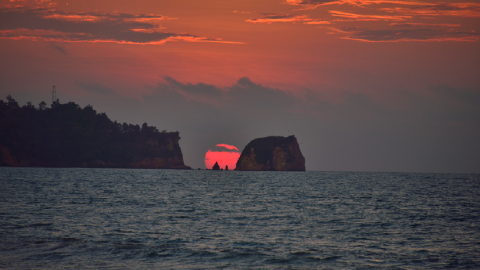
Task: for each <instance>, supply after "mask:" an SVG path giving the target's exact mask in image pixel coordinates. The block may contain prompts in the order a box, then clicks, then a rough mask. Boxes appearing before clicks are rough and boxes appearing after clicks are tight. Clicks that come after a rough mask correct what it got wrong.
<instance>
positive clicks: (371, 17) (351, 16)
mask: <svg viewBox="0 0 480 270" xmlns="http://www.w3.org/2000/svg"><path fill="white" fill-rule="evenodd" d="M329 12H330V14H331V15H332V16H336V17H342V18H349V19H355V20H357V21H404V20H406V19H411V18H412V16H390V15H363V14H356V13H349V12H343V11H337V10H330V11H329Z"/></svg>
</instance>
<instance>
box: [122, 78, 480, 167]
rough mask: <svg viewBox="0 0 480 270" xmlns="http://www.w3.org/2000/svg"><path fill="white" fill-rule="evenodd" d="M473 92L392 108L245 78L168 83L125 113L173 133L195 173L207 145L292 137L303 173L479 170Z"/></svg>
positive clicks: (411, 98) (429, 96)
mask: <svg viewBox="0 0 480 270" xmlns="http://www.w3.org/2000/svg"><path fill="white" fill-rule="evenodd" d="M192 93H197V95H198V96H201V97H202V98H196V99H193V98H191V95H192ZM479 93H480V89H478V90H475V91H473V90H469V89H459V88H454V87H450V86H437V87H433V88H431V89H428V91H426V92H425V93H423V94H418V93H412V92H396V93H391V94H390V95H389V96H388V99H391V100H390V101H394V102H393V103H394V104H395V105H387V104H388V102H384V103H382V102H380V101H375V99H374V98H372V97H370V96H367V95H364V94H354V93H345V94H344V95H343V99H342V100H341V101H339V102H335V103H332V102H329V101H328V100H324V99H322V98H320V97H319V96H318V95H316V94H315V93H313V92H308V93H307V95H306V96H297V95H293V94H292V93H291V92H289V91H284V90H280V89H276V88H271V87H267V86H264V85H261V84H257V83H255V82H252V81H251V80H250V79H249V78H246V77H245V78H241V79H239V80H238V81H237V82H236V83H234V84H233V85H231V86H228V87H223V88H219V87H216V86H214V85H208V84H203V83H198V84H189V83H182V82H178V81H176V80H175V79H173V78H169V80H166V81H165V82H162V83H160V84H159V85H158V86H157V87H156V90H155V91H153V92H152V94H150V95H148V96H144V98H143V99H144V100H145V103H144V104H142V105H141V107H142V108H139V109H134V108H130V109H128V111H136V110H139V111H144V114H143V117H140V118H142V121H147V122H148V123H158V124H155V125H157V126H158V127H159V129H168V130H179V131H180V132H181V133H180V134H181V136H182V141H181V146H182V150H183V151H184V157H185V160H186V162H187V164H188V165H191V166H194V167H202V166H203V164H202V161H203V160H204V155H205V153H206V152H207V151H208V150H209V149H212V150H215V149H213V148H211V147H210V146H211V145H218V144H219V145H222V144H228V145H235V146H238V148H239V149H242V148H243V147H244V146H245V145H246V144H247V143H248V142H249V141H250V140H252V139H255V138H259V137H264V136H270V135H281V136H287V135H292V134H294V135H295V136H296V137H297V138H298V141H299V143H300V147H301V149H302V152H303V154H304V156H305V157H306V160H307V169H309V170H372V171H378V170H388V171H478V169H474V168H476V167H477V165H478V164H480V160H478V151H480V143H479V142H478V136H480V127H479V126H478V122H479V121H480V95H479ZM218 103H220V104H222V106H221V107H219V106H217V105H216V104H218ZM148 117H151V118H150V119H149V118H148ZM205 146H207V147H205ZM217 147H218V146H217ZM221 148H222V149H223V150H222V149H217V150H218V151H220V150H222V151H225V150H226V149H224V148H223V147H221ZM217 150H216V151H217ZM229 167H230V166H229ZM479 168H480V167H479Z"/></svg>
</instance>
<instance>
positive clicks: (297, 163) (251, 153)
mask: <svg viewBox="0 0 480 270" xmlns="http://www.w3.org/2000/svg"><path fill="white" fill-rule="evenodd" d="M235 170H239V171H305V158H304V157H303V155H302V152H301V151H300V146H299V145H298V142H297V138H295V136H289V137H280V136H271V137H265V138H259V139H255V140H253V141H251V142H250V143H248V144H247V146H245V149H243V151H242V154H241V156H240V158H239V159H238V161H237V167H236V168H235Z"/></svg>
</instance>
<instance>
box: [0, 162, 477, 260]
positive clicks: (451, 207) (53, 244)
mask: <svg viewBox="0 0 480 270" xmlns="http://www.w3.org/2000/svg"><path fill="white" fill-rule="evenodd" d="M0 268H16V269H17V268H93V269H98V268H115V269H118V268H120V269H126V268H129V269H132V268H141V269H145V268H160V269H214V268H222V269H375V268H378V269H480V175H479V174H414V173H355V172H235V171H220V172H214V171H171V170H123V169H43V168H40V169H33V168H0Z"/></svg>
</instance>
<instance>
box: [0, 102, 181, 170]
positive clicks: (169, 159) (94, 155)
mask: <svg viewBox="0 0 480 270" xmlns="http://www.w3.org/2000/svg"><path fill="white" fill-rule="evenodd" d="M7 100H8V102H4V101H3V100H0V166H21V167H87V168H148V169H190V167H188V166H185V164H184V162H183V155H182V150H181V149H180V145H179V143H178V142H179V140H180V136H179V133H178V132H166V131H162V132H159V131H158V130H157V128H156V127H153V126H148V125H147V123H144V124H143V125H142V126H141V127H140V126H139V125H132V124H127V123H123V124H120V123H117V122H116V121H115V122H112V121H111V120H110V119H109V118H108V117H107V115H106V114H105V113H100V114H98V113H97V112H96V111H95V110H93V108H92V107H91V106H86V107H85V108H83V109H82V108H81V107H80V106H79V105H77V104H75V103H74V102H69V103H67V104H61V103H60V102H58V101H55V102H54V103H53V104H52V106H51V108H46V107H45V106H39V108H38V109H37V108H35V107H34V106H33V105H32V104H30V103H29V104H27V105H25V106H23V107H20V106H19V105H18V103H17V102H16V101H15V100H14V99H13V98H12V97H11V96H8V97H7Z"/></svg>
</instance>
